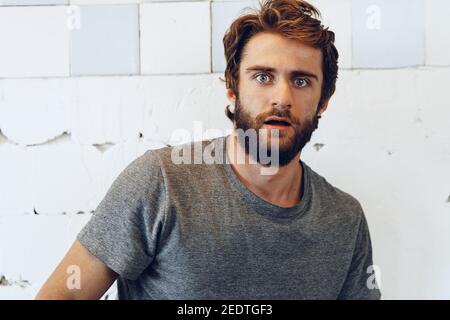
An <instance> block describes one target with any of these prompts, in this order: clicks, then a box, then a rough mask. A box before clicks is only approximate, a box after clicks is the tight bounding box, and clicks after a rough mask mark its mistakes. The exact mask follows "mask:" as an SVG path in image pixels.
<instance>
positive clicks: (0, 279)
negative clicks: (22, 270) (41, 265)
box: [0, 275, 31, 288]
mask: <svg viewBox="0 0 450 320" xmlns="http://www.w3.org/2000/svg"><path fill="white" fill-rule="evenodd" d="M0 286H5V287H10V286H19V287H20V288H26V287H28V286H31V283H30V281H28V280H22V278H21V277H20V278H19V281H12V282H10V281H8V279H6V277H5V276H4V275H1V276H0Z"/></svg>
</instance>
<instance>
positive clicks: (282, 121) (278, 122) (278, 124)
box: [264, 116, 291, 129]
mask: <svg viewBox="0 0 450 320" xmlns="http://www.w3.org/2000/svg"><path fill="white" fill-rule="evenodd" d="M264 125H265V126H267V127H269V128H277V129H287V128H289V127H290V126H291V123H290V122H289V120H288V119H286V118H283V117H277V116H270V117H267V118H266V121H264Z"/></svg>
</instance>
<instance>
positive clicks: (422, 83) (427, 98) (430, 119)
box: [414, 68, 450, 161]
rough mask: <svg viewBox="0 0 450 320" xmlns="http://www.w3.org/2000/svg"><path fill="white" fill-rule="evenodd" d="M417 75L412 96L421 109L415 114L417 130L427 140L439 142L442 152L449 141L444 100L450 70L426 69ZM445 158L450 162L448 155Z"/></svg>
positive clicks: (449, 81) (446, 107)
mask: <svg viewBox="0 0 450 320" xmlns="http://www.w3.org/2000/svg"><path fill="white" fill-rule="evenodd" d="M418 74H419V75H420V76H419V77H418V90H417V91H416V92H415V95H414V96H415V97H417V100H419V104H420V107H421V108H420V110H419V111H418V114H417V118H418V119H417V121H416V123H417V129H418V130H421V131H422V132H424V134H426V135H427V136H428V138H435V139H437V140H438V141H440V146H438V147H437V148H438V149H439V150H441V151H444V150H446V146H448V145H449V144H448V141H450V129H449V119H450V109H449V107H448V100H447V99H446V98H444V95H445V93H446V92H447V90H448V83H450V70H449V69H448V68H426V69H421V70H419V71H418ZM444 154H445V153H444ZM445 156H446V157H447V158H448V160H449V161H450V155H449V154H448V153H447V154H445Z"/></svg>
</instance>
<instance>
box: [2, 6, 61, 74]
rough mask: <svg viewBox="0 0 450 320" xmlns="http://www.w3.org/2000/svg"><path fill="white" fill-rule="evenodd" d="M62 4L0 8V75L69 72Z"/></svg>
mask: <svg viewBox="0 0 450 320" xmlns="http://www.w3.org/2000/svg"><path fill="white" fill-rule="evenodd" d="M67 17H68V16H67V13H66V7H65V6H36V7H1V8H0V42H1V43H2V50H0V78H1V77H50V76H67V75H69V28H68V27H67V24H66V23H67Z"/></svg>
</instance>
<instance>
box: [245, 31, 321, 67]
mask: <svg viewBox="0 0 450 320" xmlns="http://www.w3.org/2000/svg"><path fill="white" fill-rule="evenodd" d="M252 66H266V67H268V68H272V69H273V70H272V71H273V72H287V73H296V72H297V71H305V72H307V73H311V74H317V75H320V73H321V71H322V52H321V50H320V49H317V48H313V47H311V46H308V45H306V44H304V43H301V42H300V41H298V40H293V39H287V38H285V37H282V36H280V35H276V34H267V33H261V34H257V35H255V36H253V37H252V38H251V39H250V41H249V42H248V43H247V44H246V46H245V48H244V52H243V54H242V60H241V69H242V70H246V69H247V68H251V67H252Z"/></svg>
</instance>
